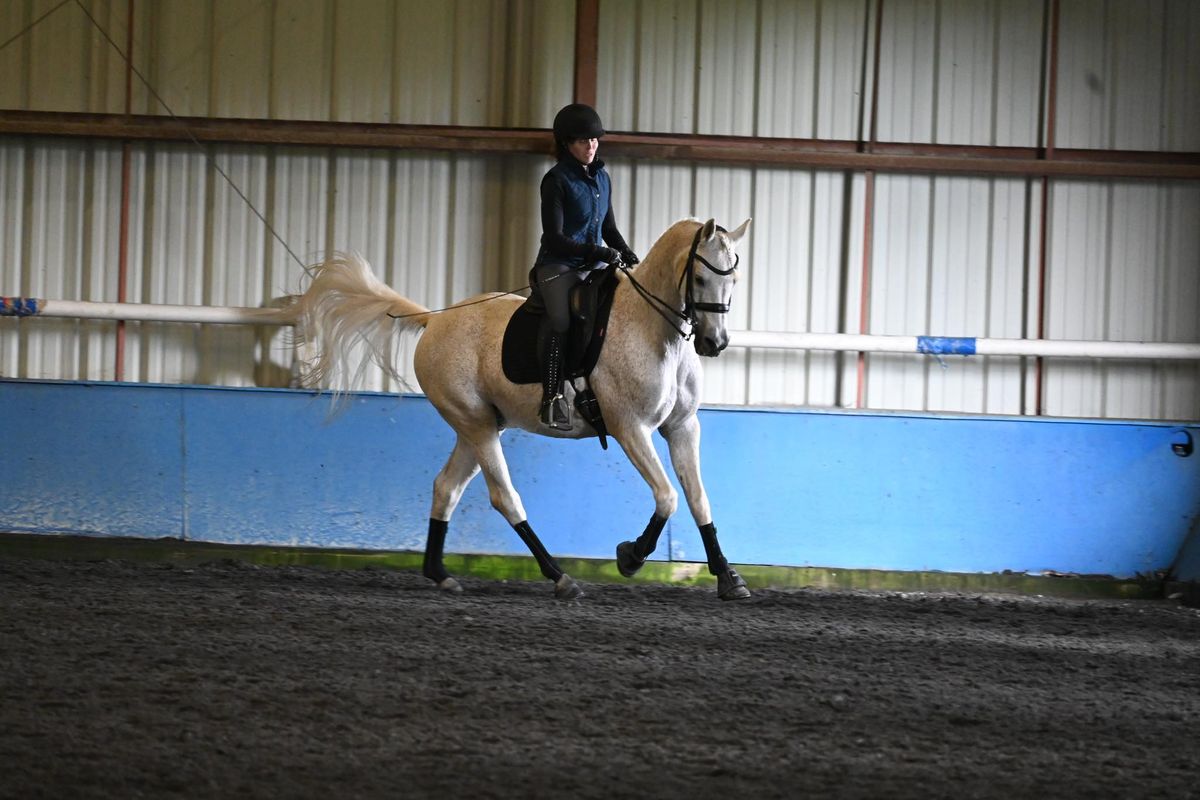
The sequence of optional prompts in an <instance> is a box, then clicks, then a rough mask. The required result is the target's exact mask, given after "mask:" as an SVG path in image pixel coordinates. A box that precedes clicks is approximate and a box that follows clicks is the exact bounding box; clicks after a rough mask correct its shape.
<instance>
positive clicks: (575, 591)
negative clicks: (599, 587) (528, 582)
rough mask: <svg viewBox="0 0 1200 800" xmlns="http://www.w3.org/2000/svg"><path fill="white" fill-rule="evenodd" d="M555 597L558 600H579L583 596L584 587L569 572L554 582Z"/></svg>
mask: <svg viewBox="0 0 1200 800" xmlns="http://www.w3.org/2000/svg"><path fill="white" fill-rule="evenodd" d="M554 597H555V598H556V599H558V600H578V599H579V598H581V597H583V589H582V588H581V587H580V585H579V584H578V583H576V582H575V579H574V578H572V577H571V576H570V575H568V574H567V573H565V572H564V573H563V574H562V577H561V578H559V579H558V580H557V581H555V582H554Z"/></svg>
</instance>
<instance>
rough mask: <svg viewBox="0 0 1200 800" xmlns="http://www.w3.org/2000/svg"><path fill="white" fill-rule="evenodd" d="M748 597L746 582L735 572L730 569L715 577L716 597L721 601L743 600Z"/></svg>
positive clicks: (748, 591)
mask: <svg viewBox="0 0 1200 800" xmlns="http://www.w3.org/2000/svg"><path fill="white" fill-rule="evenodd" d="M749 596H750V590H749V589H747V588H746V582H745V581H744V580H742V576H741V575H738V574H737V570H735V569H733V567H730V568H729V569H727V570H725V571H724V572H722V573H721V574H720V575H718V576H717V597H719V598H721V599H722V600H745V599H746V598H747V597H749Z"/></svg>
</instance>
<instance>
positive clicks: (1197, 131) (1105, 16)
mask: <svg viewBox="0 0 1200 800" xmlns="http://www.w3.org/2000/svg"><path fill="white" fill-rule="evenodd" d="M1061 29H1062V41H1061V44H1060V48H1059V64H1060V66H1059V76H1058V79H1059V97H1060V101H1059V128H1058V141H1057V144H1058V146H1060V147H1093V148H1116V149H1124V150H1197V149H1200V121H1198V120H1200V111H1198V110H1197V103H1196V102H1195V98H1196V96H1197V93H1198V92H1200V56H1197V54H1196V48H1195V42H1196V41H1200V9H1198V8H1197V7H1196V4H1195V3H1189V2H1169V1H1168V0H1157V1H1153V0H1152V1H1150V2H1144V3H1119V2H1117V3H1114V2H1105V3H1096V2H1091V1H1090V0H1063V3H1062V12H1061Z"/></svg>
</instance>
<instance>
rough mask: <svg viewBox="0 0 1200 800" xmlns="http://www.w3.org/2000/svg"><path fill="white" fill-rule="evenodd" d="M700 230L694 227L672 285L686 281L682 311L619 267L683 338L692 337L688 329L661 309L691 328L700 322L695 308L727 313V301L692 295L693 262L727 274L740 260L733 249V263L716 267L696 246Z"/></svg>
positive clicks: (719, 228)
mask: <svg viewBox="0 0 1200 800" xmlns="http://www.w3.org/2000/svg"><path fill="white" fill-rule="evenodd" d="M703 230H704V226H701V227H699V228H697V229H696V235H695V236H694V237H693V238H692V247H691V249H690V250H689V251H688V258H687V264H686V265H685V266H684V268H683V274H682V275H680V276H679V284H678V285H677V286H676V289H679V288H681V287H682V286H683V282H684V281H685V280H686V281H687V290H686V292H685V293H684V297H683V313H680V312H679V310H678V309H677V308H675V307H674V306H672V305H671V304H670V303H668V302H666V301H665V300H663V299H662V298H660V297H658V296H656V295H655V294H653V293H652V292H650V291H649V290H648V289H646V287H644V286H642V285H641V284H640V283H638V282H637V280H635V279H634V277H633V274H632V273H631V272H630V270H629V267H622V269H624V271H625V276H626V277H627V278H629V281H630V283H632V284H633V288H634V289H636V290H637V292H638V294H640V295H641V296H642V298H643V299H644V300H645V301H646V302H647V303H649V304H650V307H651V308H653V309H654V310H655V311H657V312H658V313H659V315H660V316H661V317H662V318H663V319H665V320H666V321H667V322H669V323H670V324H671V327H672V328H674V329H675V330H676V331H678V332H679V335H680V336H682V337H683V338H684V339H685V340H687V339H691V338H692V332H688V333H684V332H683V328H681V327H680V326H679V325H678V324H676V322H675V320H673V319H671V318H670V317H669V316H667V314H666V313H664V309H665V311H666V312H669V313H671V314H674V315H675V317H676V318H677V319H679V320H682V321H684V322H686V323H688V325H690V326H691V328H692V331H695V329H696V326H697V325H698V324H699V322H700V320H699V319H698V318H697V317H696V312H697V311H711V312H712V313H714V314H728V313H729V303H698V302H696V301H695V300H694V299H693V298H692V285H693V282H694V280H695V273H696V262H697V261H699V262H700V263H701V264H703V265H704V266H705V267H707V268H708V269H709V270H711V271H712V272H715V273H716V274H718V275H728V274H730V273H731V272H733V271H734V270H735V269H737V266H738V261H739V260H740V259H739V257H738V254H737V253H734V254H733V266H732V267H730V268H729V269H719V268H718V267H715V266H713V265H712V263H711V262H709V260H708V259H707V258H705V257H704V256H702V255H700V253H698V252H697V249H698V248H699V247H700V234H701V233H702V232H703ZM717 230H718V231H720V232H721V233H728V231H726V230H725V229H724V228H722V227H721V226H720V225H718V226H717Z"/></svg>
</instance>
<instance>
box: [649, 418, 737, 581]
mask: <svg viewBox="0 0 1200 800" xmlns="http://www.w3.org/2000/svg"><path fill="white" fill-rule="evenodd" d="M662 434H663V436H664V437H666V440H667V445H668V446H669V447H670V452H671V464H672V465H673V466H674V467H675V474H676V475H677V476H678V477H679V485H680V486H682V487H683V494H684V497H686V498H687V502H688V508H689V509H691V512H692V518H693V519H694V520H696V525H697V526H698V527H699V528H700V539H701V541H703V542H704V554H705V556H706V557H707V559H708V571H709V572H710V573H712V574H713V575H715V576H717V596H718V597H720V598H721V599H722V600H743V599H745V598H747V597H749V596H750V590H749V589H748V588H746V582H745V581H744V580H742V576H741V575H738V574H737V571H736V570H735V569H734V568H733V567H731V566H729V562H728V561H726V560H725V555H724V554H723V553H722V552H721V544H720V542H718V541H717V527H716V526H715V525H714V524H713V521H712V509H710V508H709V505H708V493H707V492H705V491H704V482H703V481H702V480H701V479H700V420H698V419H696V415H695V414H692V415H690V416H688V417H687V418H686V419H685V420H684V421H683V422H681V423H679V424H678V425H675V426H674V427H672V428H669V429H667V428H664V429H663V431H662Z"/></svg>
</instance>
